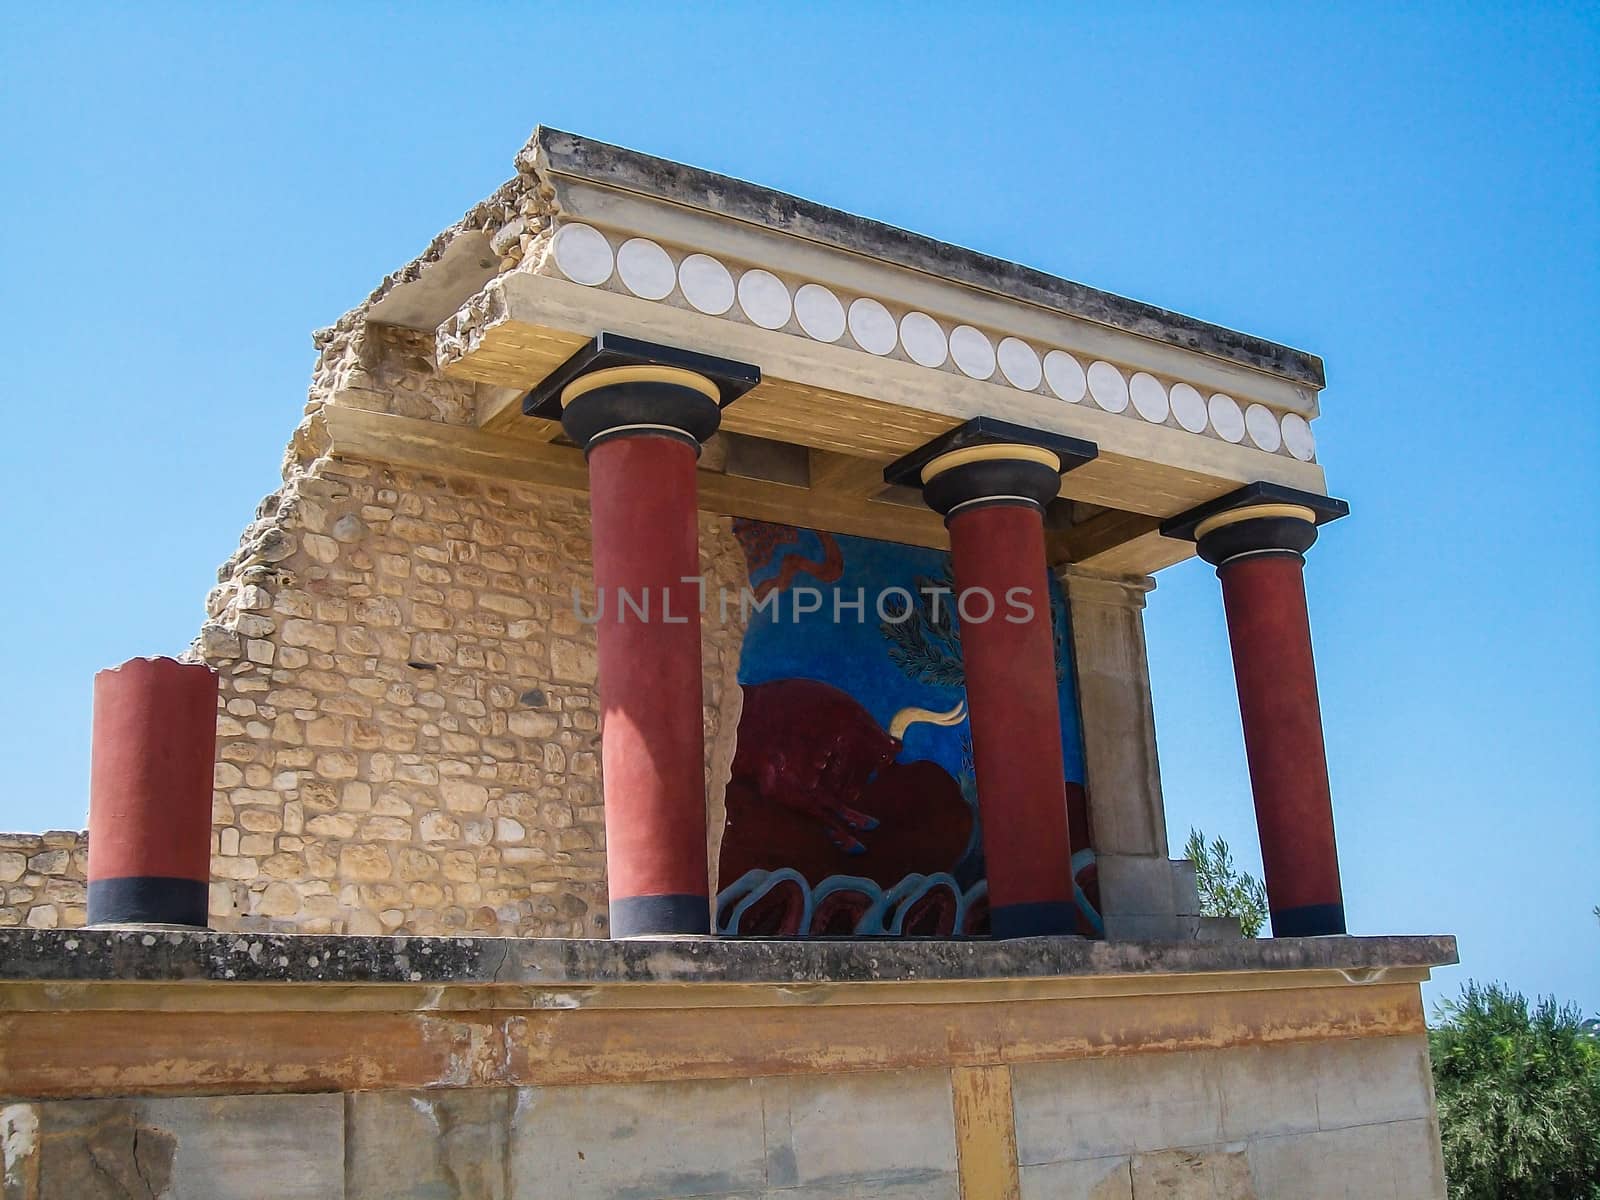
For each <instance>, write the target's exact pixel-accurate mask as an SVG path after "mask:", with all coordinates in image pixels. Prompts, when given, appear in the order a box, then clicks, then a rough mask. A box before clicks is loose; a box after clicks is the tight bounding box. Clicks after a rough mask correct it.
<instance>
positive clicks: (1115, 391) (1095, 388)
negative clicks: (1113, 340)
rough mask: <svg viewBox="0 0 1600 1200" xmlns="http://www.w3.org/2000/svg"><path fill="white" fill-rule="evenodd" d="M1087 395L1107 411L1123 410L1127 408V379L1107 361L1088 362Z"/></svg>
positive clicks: (1116, 411)
mask: <svg viewBox="0 0 1600 1200" xmlns="http://www.w3.org/2000/svg"><path fill="white" fill-rule="evenodd" d="M1089 395H1091V396H1093V397H1094V402H1095V403H1096V404H1098V405H1099V406H1100V407H1101V408H1103V409H1105V410H1106V411H1107V412H1113V413H1119V412H1125V411H1127V408H1128V381H1127V380H1126V379H1124V378H1123V377H1122V372H1121V371H1119V370H1117V369H1116V368H1115V367H1113V366H1112V365H1111V364H1110V363H1108V362H1096V363H1090V364H1089Z"/></svg>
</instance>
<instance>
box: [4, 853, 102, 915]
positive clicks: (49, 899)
mask: <svg viewBox="0 0 1600 1200" xmlns="http://www.w3.org/2000/svg"><path fill="white" fill-rule="evenodd" d="M88 866H89V839H88V836H87V835H86V834H84V833H81V832H77V831H74V830H71V829H56V830H51V831H50V832H49V833H0V925H29V926H32V927H33V928H34V929H56V928H71V927H73V926H77V925H82V924H83V922H84V887H85V885H84V879H85V878H86V875H87V872H88Z"/></svg>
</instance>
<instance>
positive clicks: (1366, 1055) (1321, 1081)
mask: <svg viewBox="0 0 1600 1200" xmlns="http://www.w3.org/2000/svg"><path fill="white" fill-rule="evenodd" d="M1312 1069H1313V1071H1314V1073H1315V1077H1316V1089H1317V1122H1318V1124H1319V1125H1320V1126H1321V1128H1323V1129H1338V1128H1341V1127H1343V1126H1346V1125H1376V1124H1379V1123H1380V1122H1385V1121H1405V1120H1413V1119H1418V1118H1425V1117H1431V1116H1432V1115H1433V1111H1434V1109H1433V1080H1432V1074H1431V1072H1430V1070H1429V1068H1428V1040H1427V1037H1426V1036H1425V1035H1423V1034H1414V1035H1409V1036H1405V1037H1384V1038H1357V1039H1353V1040H1345V1041H1337V1042H1321V1043H1318V1044H1317V1046H1316V1047H1315V1056H1314V1059H1313V1062H1312Z"/></svg>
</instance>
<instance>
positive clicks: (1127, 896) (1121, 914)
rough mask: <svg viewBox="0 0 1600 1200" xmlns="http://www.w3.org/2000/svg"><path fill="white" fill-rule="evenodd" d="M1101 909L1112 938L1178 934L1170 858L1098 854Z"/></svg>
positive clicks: (1173, 936) (1157, 937) (1164, 938)
mask: <svg viewBox="0 0 1600 1200" xmlns="http://www.w3.org/2000/svg"><path fill="white" fill-rule="evenodd" d="M1095 865H1096V871H1097V872H1098V876H1099V880H1100V911H1101V913H1102V914H1103V915H1104V916H1105V919H1106V936H1107V937H1108V938H1110V939H1111V940H1113V941H1120V940H1128V941H1144V940H1156V941H1169V940H1173V939H1176V938H1177V936H1178V921H1177V914H1178V911H1179V910H1178V903H1177V896H1176V894H1175V892H1176V889H1175V887H1174V872H1173V864H1172V860H1171V859H1169V858H1167V857H1166V855H1164V854H1163V855H1145V854H1101V855H1098V856H1097V857H1096V860H1095Z"/></svg>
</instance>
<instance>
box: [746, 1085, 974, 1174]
mask: <svg viewBox="0 0 1600 1200" xmlns="http://www.w3.org/2000/svg"><path fill="white" fill-rule="evenodd" d="M762 1086H763V1090H764V1092H765V1099H766V1110H767V1114H768V1115H767V1140H768V1143H769V1149H770V1150H772V1151H773V1157H774V1158H777V1159H781V1158H782V1157H784V1155H783V1146H782V1144H781V1139H782V1137H783V1131H784V1130H785V1129H787V1132H788V1144H789V1146H790V1147H791V1148H792V1153H791V1155H790V1157H791V1159H792V1162H793V1164H794V1179H795V1182H797V1183H800V1184H823V1183H835V1184H843V1183H845V1182H848V1183H850V1184H852V1185H857V1186H860V1185H864V1184H866V1183H868V1182H872V1183H874V1184H876V1183H880V1182H881V1183H900V1184H913V1183H919V1184H922V1185H923V1186H924V1188H925V1189H926V1190H925V1192H924V1193H923V1194H924V1195H927V1196H930V1197H931V1196H935V1195H939V1194H942V1193H943V1192H944V1191H945V1190H947V1189H953V1185H954V1182H955V1178H956V1175H955V1172H956V1139H955V1114H954V1110H953V1107H952V1102H951V1097H950V1076H949V1073H948V1072H947V1071H943V1070H934V1071H884V1072H871V1073H866V1074H852V1075H835V1076H793V1077H788V1078H777V1079H769V1080H764V1081H762ZM785 1101H786V1102H785ZM774 1142H778V1143H779V1144H778V1145H777V1146H776V1147H774V1146H773V1143H774ZM776 1174H777V1173H776V1172H774V1175H775V1176H776ZM772 1182H773V1183H775V1184H776V1183H778V1182H780V1178H778V1177H775V1178H773V1180H772ZM952 1194H953V1191H952Z"/></svg>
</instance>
